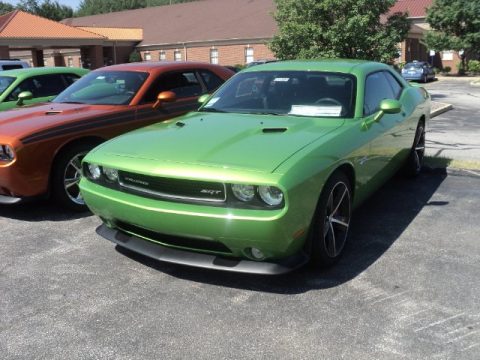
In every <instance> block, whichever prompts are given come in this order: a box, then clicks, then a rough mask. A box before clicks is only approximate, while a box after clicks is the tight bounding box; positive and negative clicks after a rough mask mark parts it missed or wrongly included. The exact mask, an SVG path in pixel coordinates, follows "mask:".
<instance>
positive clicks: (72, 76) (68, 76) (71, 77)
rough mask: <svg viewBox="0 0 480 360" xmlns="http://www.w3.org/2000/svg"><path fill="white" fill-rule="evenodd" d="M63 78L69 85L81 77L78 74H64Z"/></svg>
mask: <svg viewBox="0 0 480 360" xmlns="http://www.w3.org/2000/svg"><path fill="white" fill-rule="evenodd" d="M63 78H64V79H65V82H66V83H67V85H68V86H70V85H72V84H73V83H74V82H75V81H77V80H78V79H80V76H78V75H77V74H63Z"/></svg>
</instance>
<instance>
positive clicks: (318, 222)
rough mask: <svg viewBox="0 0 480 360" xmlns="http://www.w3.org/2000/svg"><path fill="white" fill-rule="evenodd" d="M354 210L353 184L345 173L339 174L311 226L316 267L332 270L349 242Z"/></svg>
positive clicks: (325, 190) (331, 180)
mask: <svg viewBox="0 0 480 360" xmlns="http://www.w3.org/2000/svg"><path fill="white" fill-rule="evenodd" d="M351 207H352V197H351V185H350V181H349V180H348V178H347V176H346V175H345V174H344V173H343V172H341V171H337V172H335V173H334V174H333V175H332V176H331V177H330V178H329V179H328V181H327V182H326V184H325V186H324V188H323V190H322V194H321V195H320V199H319V201H318V205H317V210H316V212H315V215H314V218H313V220H312V224H311V226H312V228H311V233H310V234H311V239H310V241H311V257H312V261H313V263H312V265H313V266H314V267H321V268H325V267H329V266H332V265H333V264H335V263H336V262H337V261H338V260H339V259H340V257H341V255H342V253H343V249H344V247H345V243H346V241H347V235H348V228H349V226H350V218H351Z"/></svg>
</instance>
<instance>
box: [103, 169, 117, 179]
mask: <svg viewBox="0 0 480 360" xmlns="http://www.w3.org/2000/svg"><path fill="white" fill-rule="evenodd" d="M103 173H104V174H105V176H106V177H107V179H108V180H110V181H113V182H116V181H117V180H118V170H116V169H111V168H107V167H104V168H103Z"/></svg>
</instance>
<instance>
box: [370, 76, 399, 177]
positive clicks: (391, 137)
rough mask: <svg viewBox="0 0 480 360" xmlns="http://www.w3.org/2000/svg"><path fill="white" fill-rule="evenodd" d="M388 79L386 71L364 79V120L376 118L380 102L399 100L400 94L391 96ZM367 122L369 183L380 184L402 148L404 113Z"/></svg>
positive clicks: (388, 115)
mask: <svg viewBox="0 0 480 360" xmlns="http://www.w3.org/2000/svg"><path fill="white" fill-rule="evenodd" d="M388 76H391V74H388V73H387V72H386V71H377V72H373V73H370V74H369V75H368V76H367V78H366V81H365V90H364V94H365V95H364V109H363V110H364V117H366V118H367V119H371V118H372V117H375V116H376V115H378V112H379V110H380V102H381V101H382V100H384V99H398V98H399V96H400V94H401V92H399V89H397V90H396V92H394V89H393V88H392V85H391V84H390V83H389V80H388ZM400 90H401V89H400ZM367 122H368V123H369V126H368V127H367V128H366V129H365V131H368V132H370V134H369V135H370V136H371V137H372V141H371V142H370V149H369V153H370V155H369V157H368V163H369V166H368V170H369V181H373V182H376V181H378V182H379V183H381V182H383V181H384V179H385V178H386V177H388V176H390V175H391V172H392V171H393V169H391V166H390V165H391V163H392V160H393V159H394V157H396V156H397V155H398V154H399V153H400V152H401V151H402V149H403V148H404V147H405V134H403V127H404V125H405V113H404V112H403V111H400V113H397V114H384V115H383V116H382V117H381V118H380V120H379V121H376V122H375V121H373V122H369V121H367Z"/></svg>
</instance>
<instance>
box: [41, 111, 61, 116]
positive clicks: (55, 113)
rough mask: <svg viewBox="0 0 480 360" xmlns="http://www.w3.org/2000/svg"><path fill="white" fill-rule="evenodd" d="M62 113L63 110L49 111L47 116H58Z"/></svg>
mask: <svg viewBox="0 0 480 360" xmlns="http://www.w3.org/2000/svg"><path fill="white" fill-rule="evenodd" d="M62 112H63V111H62V110H47V111H45V115H57V114H61V113H62Z"/></svg>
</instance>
